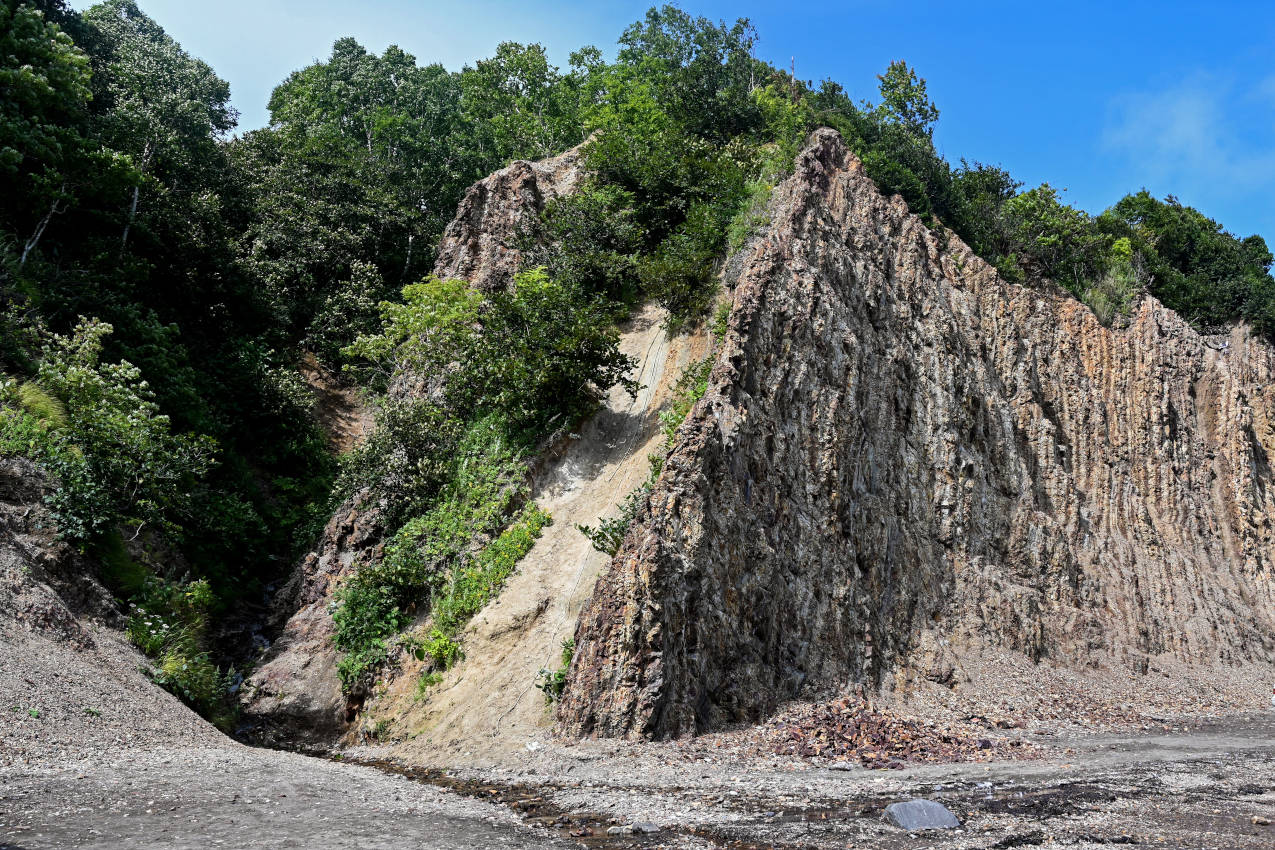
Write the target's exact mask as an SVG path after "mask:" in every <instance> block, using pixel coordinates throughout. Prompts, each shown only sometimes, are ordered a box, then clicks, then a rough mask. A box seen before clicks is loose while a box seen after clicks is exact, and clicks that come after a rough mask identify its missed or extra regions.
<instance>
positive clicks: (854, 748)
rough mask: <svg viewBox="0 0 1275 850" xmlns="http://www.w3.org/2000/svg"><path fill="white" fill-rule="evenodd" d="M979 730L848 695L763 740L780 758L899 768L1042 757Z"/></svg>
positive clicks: (802, 712) (797, 716)
mask: <svg viewBox="0 0 1275 850" xmlns="http://www.w3.org/2000/svg"><path fill="white" fill-rule="evenodd" d="M979 731H980V730H978V729H977V728H976V727H972V726H971V727H964V726H959V725H957V726H952V725H947V726H945V725H940V724H938V723H934V722H932V721H923V720H913V719H908V718H904V717H901V716H899V715H897V714H894V713H893V712H890V711H886V710H880V709H877V708H874V707H873V706H871V705H870V704H869V703H867V702H866V701H864V700H862V699H860V698H857V697H845V698H842V699H838V700H834V701H832V702H826V703H817V704H812V705H803V706H800V707H797V708H795V709H793V710H791V711H790V712H786V713H785V714H784V715H781V716H780V717H779V718H776V719H775V720H773V721H771V722H770V723H769V724H767V726H766V727H763V730H762V735H761V742H762V746H763V747H764V748H766V750H768V751H769V752H772V753H775V754H777V755H790V756H798V757H800V758H803V759H826V760H830V761H832V762H834V765H833V766H837V765H836V764H835V763H836V762H846V761H857V762H859V764H861V765H863V766H864V767H867V768H874V769H896V770H897V769H899V768H902V767H903V765H904V763H905V762H958V761H995V760H1000V759H1019V758H1032V757H1035V756H1036V755H1038V754H1039V748H1038V747H1036V746H1034V745H1032V744H1029V743H1027V742H1025V741H1020V740H1017V739H1012V738H1003V737H995V738H993V737H986V736H981V735H980V734H979ZM847 766H848V765H847Z"/></svg>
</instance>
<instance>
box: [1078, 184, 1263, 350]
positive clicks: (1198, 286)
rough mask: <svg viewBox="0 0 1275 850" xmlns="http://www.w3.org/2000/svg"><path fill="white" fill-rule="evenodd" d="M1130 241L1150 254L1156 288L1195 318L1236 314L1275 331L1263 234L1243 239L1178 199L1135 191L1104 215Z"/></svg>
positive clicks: (1209, 323) (1215, 324) (1213, 320)
mask: <svg viewBox="0 0 1275 850" xmlns="http://www.w3.org/2000/svg"><path fill="white" fill-rule="evenodd" d="M1098 222H1099V224H1100V225H1101V226H1102V227H1103V228H1105V229H1106V230H1108V231H1110V232H1111V233H1113V234H1116V235H1119V236H1123V237H1125V238H1128V239H1129V240H1130V242H1131V243H1132V245H1133V250H1134V251H1135V252H1136V253H1138V254H1140V255H1141V256H1142V257H1143V261H1144V262H1145V264H1146V270H1147V272H1148V273H1149V275H1150V278H1151V282H1150V290H1151V293H1152V294H1153V295H1155V296H1156V297H1157V298H1159V299H1160V300H1161V301H1162V302H1164V304H1165V305H1166V306H1168V307H1171V308H1172V309H1174V310H1176V311H1177V312H1179V313H1181V314H1182V315H1183V316H1184V317H1186V318H1187V319H1188V320H1189V321H1191V322H1193V323H1195V324H1197V325H1199V326H1201V327H1203V328H1206V329H1216V328H1220V327H1222V326H1223V325H1225V324H1226V323H1227V322H1229V321H1232V320H1234V319H1237V318H1242V319H1246V320H1248V321H1250V322H1252V323H1253V325H1254V326H1255V327H1256V328H1257V329H1258V330H1259V331H1260V332H1262V333H1265V334H1271V333H1273V332H1275V280H1273V279H1272V277H1271V274H1270V271H1269V269H1270V265H1271V253H1270V251H1269V250H1268V249H1267V247H1266V242H1265V241H1264V240H1263V239H1262V238H1261V237H1260V236H1250V237H1248V238H1247V239H1243V240H1241V239H1238V238H1236V237H1235V236H1233V235H1231V234H1230V233H1227V232H1226V231H1225V230H1224V229H1223V228H1222V226H1221V225H1219V224H1218V223H1217V222H1216V221H1213V220H1212V219H1210V218H1208V217H1207V216H1205V215H1204V214H1202V213H1200V212H1199V211H1198V210H1195V209H1192V208H1191V207H1187V206H1183V205H1182V204H1181V203H1179V202H1178V200H1177V199H1176V198H1173V197H1169V198H1167V199H1165V200H1164V201H1160V200H1157V199H1156V198H1154V197H1152V196H1151V194H1150V193H1148V192H1146V191H1145V190H1144V191H1142V192H1139V193H1137V194H1136V195H1128V196H1126V197H1125V198H1123V199H1122V200H1121V201H1120V202H1119V203H1117V204H1116V205H1115V206H1114V207H1112V208H1111V209H1110V210H1108V211H1107V212H1105V213H1103V215H1102V216H1100V217H1099V219H1098Z"/></svg>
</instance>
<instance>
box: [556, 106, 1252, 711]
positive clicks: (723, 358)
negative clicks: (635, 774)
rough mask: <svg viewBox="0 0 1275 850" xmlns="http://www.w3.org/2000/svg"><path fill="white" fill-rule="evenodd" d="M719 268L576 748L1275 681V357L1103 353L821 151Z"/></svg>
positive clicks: (1176, 327)
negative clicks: (826, 714)
mask: <svg viewBox="0 0 1275 850" xmlns="http://www.w3.org/2000/svg"><path fill="white" fill-rule="evenodd" d="M771 213H772V222H771V225H770V227H769V228H768V230H767V231H765V232H764V233H763V234H762V235H761V236H760V237H758V238H756V239H754V240H753V242H752V243H751V244H750V245H749V246H748V248H747V249H746V253H745V254H744V255H743V256H742V257H736V258H734V259H733V260H732V262H731V264H730V265H729V266H728V269H730V273H729V274H728V275H727V278H728V284H729V285H732V286H733V298H734V303H733V309H732V312H731V315H730V320H729V331H728V333H727V336H726V338H725V340H724V343H723V345H722V346H721V347H720V349H719V355H718V359H717V362H716V364H715V366H714V368H713V372H712V376H711V379H710V384H709V390H708V393H707V395H706V396H705V397H704V398H703V399H702V400H701V401H700V402H699V403H698V404H697V406H696V407H695V408H694V410H693V411H692V412H691V414H690V416H689V417H688V418H687V421H686V422H685V424H684V425H683V426H682V428H681V430H680V431H679V433H678V436H677V441H676V447H675V449H674V451H673V452H672V454H671V456H670V457H669V459H668V461H667V462H666V464H665V466H664V471H663V473H662V475H661V477H660V479H659V481H658V483H657V484H656V486H655V489H654V492H653V494H652V496H651V499H650V502H649V505H648V506H647V507H646V508H645V509H644V511H643V512H642V513H641V514H640V515H639V517H638V519H637V521H636V522H635V523H634V526H633V528H632V529H631V530H630V533H629V535H628V537H627V538H626V540H625V542H624V545H623V547H622V549H621V551H620V552H619V554H618V555H617V557H616V558H615V560H614V562H613V563H612V565H611V568H610V570H609V571H608V572H607V573H606V574H604V576H603V578H602V579H601V580H600V581H599V584H598V587H597V590H596V592H595V594H594V597H593V599H592V601H591V603H590V605H589V606H588V607H587V608H586V609H585V611H584V613H583V615H582V618H581V621H580V624H579V627H578V631H577V650H576V656H575V662H574V664H573V667H572V670H571V675H570V681H569V682H568V685H567V691H566V697H565V699H564V701H563V702H562V704H561V706H560V709H559V719H560V723H561V725H562V728H563V729H564V730H565V731H566V732H569V733H574V734H602V735H657V736H661V735H674V734H683V733H689V732H696V731H704V730H707V729H712V728H717V727H720V726H722V725H724V724H727V723H730V722H735V721H746V720H754V719H757V718H760V717H762V716H765V715H766V714H767V713H768V712H770V711H771V710H773V709H774V708H775V707H776V705H777V704H778V703H779V702H780V701H781V700H783V699H786V698H789V697H793V696H797V695H802V694H809V693H815V692H818V691H820V690H821V689H822V690H828V689H834V688H838V687H844V686H845V685H847V684H850V683H863V684H865V685H869V686H872V685H875V684H879V683H881V682H882V681H885V680H887V679H888V677H889V676H890V675H893V674H897V671H898V670H899V669H900V668H903V667H908V666H910V667H913V668H918V669H922V670H924V671H925V672H926V673H927V674H932V675H935V676H938V677H942V676H943V668H944V667H945V666H946V667H948V668H950V666H951V663H952V659H953V658H959V656H960V654H961V653H962V652H963V651H966V650H970V649H973V648H975V647H988V646H993V647H998V648H1002V649H1007V650H1011V651H1013V652H1016V653H1019V654H1021V657H1023V658H1024V659H1026V661H1025V663H1031V662H1034V661H1041V660H1045V661H1048V662H1051V663H1057V664H1065V665H1072V666H1075V667H1078V668H1102V669H1110V670H1121V671H1128V672H1129V673H1133V674H1138V673H1141V672H1144V671H1145V670H1146V669H1147V665H1148V661H1149V659H1153V658H1156V657H1168V658H1173V659H1177V660H1180V661H1183V662H1188V663H1190V664H1193V665H1200V666H1202V667H1203V666H1208V665H1219V664H1220V665H1225V664H1234V663H1240V662H1246V661H1271V660H1272V658H1273V657H1275V623H1273V621H1272V613H1273V609H1272V581H1271V572H1270V560H1271V553H1272V549H1271V533H1272V532H1271V521H1272V514H1273V513H1275V505H1273V503H1272V494H1273V492H1275V491H1273V490H1272V486H1271V485H1272V473H1271V465H1270V461H1269V453H1270V452H1271V451H1272V449H1275V431H1273V430H1272V421H1273V417H1275V396H1273V393H1275V388H1273V387H1272V380H1271V378H1272V367H1273V366H1275V356H1273V355H1272V350H1271V348H1270V346H1269V345H1268V344H1266V343H1264V342H1262V341H1260V340H1257V339H1254V338H1252V337H1251V336H1250V335H1249V334H1248V333H1247V331H1246V330H1245V329H1244V328H1236V329H1235V330H1234V331H1233V332H1232V333H1231V334H1230V335H1229V336H1226V337H1204V336H1201V335H1200V334H1198V333H1196V332H1195V331H1193V330H1192V329H1191V328H1190V327H1189V326H1188V325H1187V323H1186V322H1184V321H1183V320H1182V319H1181V318H1179V317H1178V316H1177V315H1176V314H1175V313H1173V312H1172V311H1170V310H1168V309H1166V308H1164V307H1163V306H1162V305H1160V304H1159V303H1158V302H1157V301H1156V300H1155V299H1153V298H1150V297H1147V298H1144V299H1143V300H1142V301H1141V303H1140V304H1139V305H1138V306H1137V307H1136V308H1135V311H1134V314H1133V315H1132V316H1131V317H1130V321H1129V323H1128V325H1127V327H1124V328H1121V329H1116V330H1113V329H1108V328H1106V327H1103V326H1102V325H1100V324H1099V323H1098V321H1097V320H1096V319H1095V318H1094V316H1093V314H1092V313H1091V312H1090V311H1089V309H1088V308H1087V307H1085V306H1084V305H1083V304H1081V303H1079V302H1077V301H1075V300H1074V299H1072V298H1070V297H1068V296H1065V295H1063V294H1062V293H1058V292H1055V291H1053V290H1051V289H1050V288H1049V287H1048V286H1038V287H1033V288H1026V287H1022V286H1017V285H1013V284H1009V283H1006V282H1005V281H1003V280H1002V279H1000V278H999V277H998V276H997V274H996V272H995V271H994V269H992V268H991V267H989V266H988V265H987V264H986V263H984V262H982V261H981V260H979V259H978V258H977V257H975V256H974V255H973V254H972V253H971V252H970V251H969V249H968V248H967V247H966V246H965V245H963V244H962V243H961V242H960V241H959V240H958V239H957V238H956V237H955V236H953V235H951V234H940V233H936V232H933V231H931V230H929V229H927V228H926V227H925V226H924V225H923V224H922V223H921V222H920V220H918V219H917V218H916V217H915V216H912V215H910V214H909V213H908V211H907V208H906V205H905V204H904V203H903V201H902V200H901V199H900V198H898V197H895V198H885V197H882V196H881V195H880V194H879V193H878V192H877V190H876V188H875V186H874V185H873V183H872V182H871V181H870V180H869V179H868V178H867V177H866V176H865V174H864V172H863V169H862V166H861V164H860V163H859V162H858V161H857V159H855V157H854V156H853V155H852V154H850V153H849V152H848V151H847V149H846V147H845V145H844V144H843V142H842V140H841V139H840V137H839V136H838V135H837V134H836V133H835V132H832V131H830V130H821V131H819V132H817V133H815V134H814V135H813V136H812V137H811V140H810V142H809V145H808V147H807V148H806V149H805V151H804V152H803V153H802V154H801V156H800V157H799V159H798V163H797V168H796V171H795V173H794V174H793V176H792V177H791V178H790V179H788V180H787V181H786V182H784V183H783V184H782V185H781V186H780V187H778V188H777V189H776V191H775V195H774V197H773V199H772V206H771Z"/></svg>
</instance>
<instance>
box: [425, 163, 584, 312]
mask: <svg viewBox="0 0 1275 850" xmlns="http://www.w3.org/2000/svg"><path fill="white" fill-rule="evenodd" d="M581 149H582V146H578V147H574V148H572V149H571V150H569V151H567V152H565V153H562V154H559V155H558V156H555V157H550V158H549V159H545V160H541V161H540V162H527V161H526V160H518V161H516V162H514V163H513V164H511V165H509V166H508V167H506V168H502V169H501V170H500V171H497V172H496V173H495V174H492V175H491V176H490V177H487V178H485V179H483V180H480V181H478V182H477V183H475V184H474V185H473V186H470V187H469V190H468V191H467V192H465V197H464V198H463V199H462V200H461V202H460V207H459V208H458V209H457V210H456V217H455V218H454V219H452V221H451V223H450V224H449V225H447V229H446V230H445V231H443V239H442V242H441V243H440V244H439V247H438V260H437V262H435V264H434V274H435V275H436V276H438V277H440V278H444V279H448V278H458V279H460V280H467V281H469V283H470V284H472V285H473V286H475V287H477V288H479V289H482V290H485V291H488V292H490V291H493V290H497V289H503V288H505V287H506V286H508V285H509V284H510V282H511V281H512V280H513V276H514V273H515V272H516V271H517V270H518V266H519V263H520V261H521V259H522V255H521V253H520V252H519V250H518V247H517V245H518V243H519V241H520V239H521V238H522V237H524V236H525V235H527V234H534V233H535V231H536V228H537V227H538V226H539V223H540V213H541V212H542V211H543V210H544V208H545V204H547V203H548V202H549V201H551V200H553V199H554V198H557V197H561V196H563V195H567V194H570V193H571V192H573V191H575V189H576V187H577V186H579V185H580V181H581V180H582V179H583V176H584V175H583V171H582V169H581V160H582V154H581Z"/></svg>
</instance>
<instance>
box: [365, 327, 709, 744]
mask: <svg viewBox="0 0 1275 850" xmlns="http://www.w3.org/2000/svg"><path fill="white" fill-rule="evenodd" d="M664 315H665V314H664V311H663V310H662V309H660V308H657V307H653V306H648V307H646V308H645V309H643V310H641V311H640V312H639V313H638V314H637V315H636V316H635V317H634V318H633V319H632V320H631V321H630V322H629V323H628V324H627V325H626V326H625V327H624V328H623V329H622V330H623V335H622V337H621V341H620V347H621V349H622V350H623V351H624V353H626V354H628V355H631V356H633V357H635V358H637V359H638V360H639V362H640V366H639V367H638V371H637V373H636V377H637V380H638V381H639V382H640V383H641V384H642V385H643V387H642V390H641V391H640V392H639V393H638V396H637V398H636V399H634V398H630V396H629V395H628V394H627V393H625V392H624V390H623V389H621V388H619V387H616V388H614V389H612V391H611V393H610V395H609V397H608V399H607V404H606V407H605V409H603V410H602V411H600V412H599V413H597V414H596V415H595V416H594V417H593V418H591V419H590V420H589V421H588V422H587V423H586V424H585V425H584V426H583V427H581V429H580V432H579V434H578V435H576V436H575V437H574V438H573V439H571V441H570V442H569V444H568V445H567V447H566V448H565V450H564V451H562V453H561V454H560V455H559V456H558V457H557V458H556V459H554V460H552V461H550V462H549V463H547V464H546V466H545V467H544V468H543V469H542V470H541V471H540V473H539V474H538V475H537V476H536V480H535V483H534V486H533V494H532V498H533V499H534V501H535V502H536V504H537V505H539V506H540V507H541V508H542V509H543V510H545V511H546V512H548V513H549V514H550V516H552V517H553V524H552V525H550V526H549V527H548V528H546V529H545V531H544V534H543V536H542V537H541V538H540V540H539V541H537V543H536V545H535V546H534V547H533V548H532V550H531V551H530V552H529V553H528V555H527V556H526V557H525V558H524V559H523V560H522V561H521V562H520V563H519V565H518V570H517V572H516V573H515V574H514V576H513V577H512V578H510V580H509V582H508V583H507V584H506V586H505V588H504V589H503V590H502V591H501V592H500V595H499V596H498V597H497V598H496V599H495V600H494V601H493V602H492V603H491V604H490V605H488V606H487V608H486V609H485V610H483V611H482V612H481V613H480V614H479V615H478V616H477V617H475V618H474V620H473V621H472V622H471V624H470V625H469V627H468V629H467V630H466V631H465V633H464V635H463V643H464V647H465V660H464V661H463V662H462V663H461V664H459V665H458V666H457V667H455V668H453V669H452V670H451V671H449V672H448V673H447V674H445V676H444V678H443V681H442V682H441V683H439V684H438V685H435V686H433V687H432V688H430V690H429V692H428V697H427V698H426V699H424V700H417V699H416V680H417V674H418V672H419V671H418V670H416V669H413V668H412V667H411V666H409V667H408V668H407V669H405V671H404V674H403V675H401V676H399V677H398V678H397V679H396V680H395V682H394V683H393V684H392V685H391V686H390V688H389V690H388V691H387V692H386V693H385V694H384V695H383V696H382V697H381V698H379V699H377V700H375V701H373V702H371V703H370V704H369V705H368V706H367V718H368V719H367V720H366V721H365V723H364V725H365V727H366V726H367V725H368V724H369V723H371V724H375V723H376V722H377V721H379V720H389V721H391V722H392V726H391V727H390V734H391V735H394V736H399V735H402V736H404V737H405V738H410V740H407V741H406V742H405V743H404V744H403V745H402V746H401V747H400V748H396V752H397V754H399V755H402V756H405V757H407V758H409V759H410V760H411V761H413V762H416V763H448V764H456V763H462V762H477V763H494V762H495V761H496V759H497V757H498V756H499V754H500V753H501V752H503V751H507V750H508V749H511V748H515V749H516V748H520V747H523V746H524V745H525V744H526V743H527V742H528V740H530V739H532V738H535V737H538V735H539V733H541V732H542V731H543V730H544V729H546V728H547V727H548V725H549V724H550V723H551V721H552V714H551V712H550V710H549V709H548V708H547V707H546V705H545V700H544V696H543V694H542V693H541V692H540V691H539V690H538V689H537V688H536V687H535V682H536V674H537V672H538V671H539V670H540V669H541V668H556V667H557V666H558V665H559V663H560V661H559V655H560V652H561V644H562V641H563V640H564V639H566V638H569V637H571V636H572V634H573V633H574V631H575V625H576V620H577V619H578V617H579V613H580V609H581V608H582V607H583V605H584V602H585V600H586V599H588V598H589V596H590V594H591V593H592V592H593V585H594V582H595V581H596V580H597V577H598V575H599V573H601V571H602V570H603V568H604V567H605V566H606V564H607V563H608V561H609V558H608V557H607V556H606V555H604V554H602V553H600V552H597V551H596V550H594V549H593V547H592V544H591V543H590V541H589V540H588V538H586V537H585V536H584V535H583V534H581V533H580V531H579V530H578V529H577V528H576V526H577V525H578V524H582V523H583V524H589V525H596V524H597V520H598V518H599V517H600V516H612V515H614V514H615V512H616V507H617V506H618V505H619V504H620V503H621V502H622V501H623V500H624V497H625V496H626V495H628V493H630V492H631V491H632V490H633V489H634V488H635V487H638V486H639V485H640V484H641V483H642V482H643V481H644V480H646V477H647V475H648V473H649V462H648V460H647V457H648V455H649V454H651V453H652V452H654V451H656V449H657V448H658V446H659V443H660V440H661V437H660V434H659V413H660V411H661V410H662V409H663V408H664V406H665V404H666V403H667V401H668V399H669V395H670V391H671V389H672V387H673V385H674V384H675V383H676V382H677V379H678V378H679V377H681V375H682V373H683V372H684V371H685V369H686V367H687V366H688V365H690V364H691V363H693V362H695V361H697V360H699V359H700V358H702V357H703V356H704V355H705V354H706V353H707V348H708V340H707V335H706V334H703V333H701V334H699V335H695V336H681V337H678V338H676V339H673V340H670V339H669V338H668V336H667V334H666V333H665V332H664V330H663V329H662V327H661V323H662V320H663V318H664Z"/></svg>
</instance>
